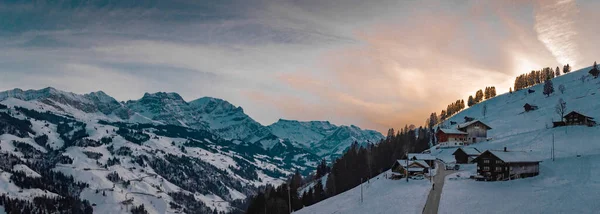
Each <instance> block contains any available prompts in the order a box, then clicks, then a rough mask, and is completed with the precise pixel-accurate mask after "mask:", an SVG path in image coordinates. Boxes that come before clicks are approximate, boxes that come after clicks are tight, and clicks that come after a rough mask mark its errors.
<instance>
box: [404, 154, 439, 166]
mask: <svg viewBox="0 0 600 214" xmlns="http://www.w3.org/2000/svg"><path fill="white" fill-rule="evenodd" d="M407 158H408V160H412V161H422V162H424V163H426V164H427V167H431V168H432V169H435V160H436V158H435V157H434V156H432V155H431V154H423V153H408V157H407Z"/></svg>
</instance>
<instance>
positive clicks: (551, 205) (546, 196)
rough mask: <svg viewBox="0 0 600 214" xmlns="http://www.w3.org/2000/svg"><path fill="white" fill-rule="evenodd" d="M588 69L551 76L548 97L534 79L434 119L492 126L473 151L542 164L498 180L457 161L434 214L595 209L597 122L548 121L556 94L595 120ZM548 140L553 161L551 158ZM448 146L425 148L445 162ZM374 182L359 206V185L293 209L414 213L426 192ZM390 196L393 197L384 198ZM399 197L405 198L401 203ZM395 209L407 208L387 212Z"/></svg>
mask: <svg viewBox="0 0 600 214" xmlns="http://www.w3.org/2000/svg"><path fill="white" fill-rule="evenodd" d="M589 69H590V68H584V69H581V70H579V71H574V72H571V73H569V74H566V75H562V76H559V77H556V78H554V79H552V82H553V84H554V88H555V92H554V93H553V94H551V95H550V96H548V97H547V96H545V95H543V94H542V91H543V84H540V85H536V86H533V87H531V88H530V89H532V90H535V92H534V93H529V92H528V90H527V89H524V90H520V91H516V92H513V93H512V94H511V93H506V94H502V95H499V96H497V97H494V98H492V99H489V100H486V101H483V102H481V103H479V104H477V105H474V106H472V107H470V108H467V109H465V110H463V111H461V112H459V113H457V114H456V115H454V116H452V117H451V118H449V119H448V120H446V121H445V122H444V123H443V124H441V126H442V127H447V128H452V125H450V122H451V121H452V122H457V123H459V124H460V123H462V122H464V117H466V116H468V117H472V118H475V119H478V120H481V121H483V122H484V123H486V124H487V125H489V126H491V127H492V129H491V130H489V131H488V137H489V138H490V140H489V141H484V142H480V143H477V144H473V145H472V147H476V148H477V149H479V150H480V151H485V150H487V149H497V150H502V149H503V148H504V147H507V149H508V150H511V151H526V152H529V153H530V154H531V156H532V157H534V158H539V159H541V160H543V162H542V163H540V175H538V176H536V177H532V178H526V179H516V180H511V181H501V182H480V181H474V180H471V179H468V177H469V175H473V174H475V173H476V167H475V166H474V165H464V166H463V167H461V168H463V171H461V172H458V173H455V174H452V175H449V176H448V177H446V181H445V184H444V188H443V191H442V197H441V199H440V205H439V213H596V212H597V210H598V209H599V208H600V207H599V205H598V204H597V203H596V201H597V199H598V198H600V194H599V193H598V191H597V189H599V188H600V143H598V142H599V141H598V139H600V126H594V127H587V126H564V127H558V128H552V121H559V120H560V116H559V115H558V114H557V113H556V111H555V109H556V108H555V106H556V104H557V103H558V100H559V99H561V98H562V99H563V100H564V101H565V102H566V103H567V112H566V113H568V112H570V111H577V112H579V113H582V114H585V115H587V116H590V117H594V118H600V111H599V110H598V109H600V78H598V79H594V78H593V77H591V76H590V75H589V74H588V71H589ZM582 77H583V78H582ZM560 85H564V87H565V90H564V93H561V91H560V90H559V89H558V88H559V86H560ZM526 103H529V104H532V105H537V106H538V107H539V109H537V110H534V111H530V112H525V111H524V108H523V106H524V105H525V104H526ZM484 108H487V111H486V113H485V115H484V114H483V111H482V110H483V109H484ZM553 139H554V147H555V152H554V153H555V157H556V159H555V161H552V159H551V150H552V147H553V143H552V141H553ZM455 150H456V148H440V147H438V146H433V147H432V148H431V149H430V152H431V154H432V155H434V156H436V157H437V158H438V159H440V160H443V161H446V162H452V161H454V157H453V156H452V153H453V152H454V151H455ZM457 175H460V176H457ZM380 184H382V187H381V189H378V191H377V193H374V194H372V195H370V193H366V194H365V195H368V197H365V198H369V197H377V198H378V199H379V200H373V201H367V200H368V199H365V202H364V203H363V204H360V203H359V200H360V199H359V197H360V195H359V194H360V192H358V191H360V189H358V188H359V187H357V188H354V189H353V190H351V191H348V192H345V193H342V194H340V195H337V196H334V197H332V198H329V199H327V200H325V201H322V202H320V203H317V204H315V205H312V206H310V207H305V208H303V209H302V210H300V211H299V212H298V213H414V212H418V213H420V212H421V211H422V208H423V204H425V202H426V200H427V199H426V196H425V197H424V198H419V197H417V198H414V197H413V198H408V199H407V198H406V197H405V195H406V194H407V192H411V191H414V190H415V189H417V190H418V189H419V188H420V187H419V184H418V183H416V182H412V183H409V184H406V185H405V184H404V183H402V182H400V183H396V181H391V180H386V179H384V180H383V182H381V183H380ZM427 184H428V183H427ZM370 185H377V183H376V182H374V183H372V184H370ZM400 187H402V188H400ZM427 187H428V186H427ZM367 192H368V190H367ZM424 194H425V193H424ZM425 195H426V194H425ZM391 199H393V201H388V200H391ZM405 200H409V201H410V203H404V202H405ZM399 203H401V204H399ZM399 207H402V208H407V209H411V211H406V210H393V211H390V210H392V209H396V208H399ZM338 210H339V211H338ZM336 211H338V212H336ZM340 211H341V212H340Z"/></svg>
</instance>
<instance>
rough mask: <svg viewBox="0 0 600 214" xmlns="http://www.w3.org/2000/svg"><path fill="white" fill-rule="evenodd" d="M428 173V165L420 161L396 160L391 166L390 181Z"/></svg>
mask: <svg viewBox="0 0 600 214" xmlns="http://www.w3.org/2000/svg"><path fill="white" fill-rule="evenodd" d="M428 171H429V165H428V164H427V163H426V162H425V161H421V160H408V161H407V160H396V162H394V164H393V165H392V175H391V177H390V178H391V179H400V178H405V177H406V175H407V173H408V176H413V175H423V174H425V173H427V172H428Z"/></svg>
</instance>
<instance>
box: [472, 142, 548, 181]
mask: <svg viewBox="0 0 600 214" xmlns="http://www.w3.org/2000/svg"><path fill="white" fill-rule="evenodd" d="M473 162H476V163H477V174H479V177H478V178H479V179H481V180H486V181H502V180H510V179H517V178H526V177H533V176H537V175H539V173H540V167H539V166H540V162H541V161H540V160H539V159H537V158H535V157H533V156H532V155H531V154H529V153H527V152H520V151H507V150H506V147H505V148H504V151H496V150H487V151H485V152H483V153H482V154H481V155H479V156H478V157H477V158H475V159H474V160H473Z"/></svg>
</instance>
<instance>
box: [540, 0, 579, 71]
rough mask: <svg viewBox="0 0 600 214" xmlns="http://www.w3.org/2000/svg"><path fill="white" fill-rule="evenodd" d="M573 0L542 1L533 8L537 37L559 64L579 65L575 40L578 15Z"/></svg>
mask: <svg viewBox="0 0 600 214" xmlns="http://www.w3.org/2000/svg"><path fill="white" fill-rule="evenodd" d="M578 13H579V11H578V7H577V5H576V3H575V0H556V1H544V2H543V3H541V4H540V5H539V6H538V7H537V8H536V10H535V20H536V24H535V30H536V32H537V33H538V38H539V40H540V41H541V42H543V43H544V44H545V45H546V47H547V48H548V50H550V51H551V52H552V54H553V55H554V56H555V57H556V59H557V61H558V62H560V63H561V64H567V63H570V64H571V65H573V66H577V65H580V64H581V63H582V62H581V56H580V53H579V47H578V44H577V43H576V42H575V39H574V38H575V37H577V33H578V32H577V29H575V17H576V16H577V15H578Z"/></svg>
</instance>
